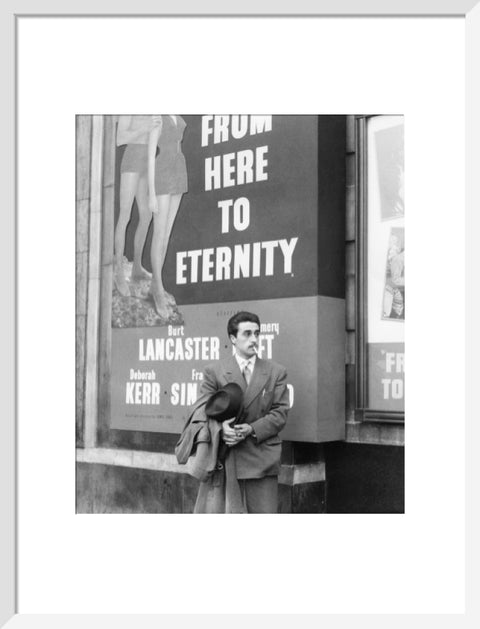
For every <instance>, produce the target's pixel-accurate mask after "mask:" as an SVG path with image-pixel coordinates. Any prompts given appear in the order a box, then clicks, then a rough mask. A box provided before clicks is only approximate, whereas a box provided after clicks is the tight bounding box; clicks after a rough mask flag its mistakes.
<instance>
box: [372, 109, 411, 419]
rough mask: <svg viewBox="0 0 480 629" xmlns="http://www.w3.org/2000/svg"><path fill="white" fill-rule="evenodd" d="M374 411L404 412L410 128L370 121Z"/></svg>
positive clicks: (397, 120) (393, 119)
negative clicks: (406, 190) (406, 138)
mask: <svg viewBox="0 0 480 629" xmlns="http://www.w3.org/2000/svg"><path fill="white" fill-rule="evenodd" d="M367 137H368V190H369V198H368V208H367V211H368V235H367V240H368V270H367V294H368V345H367V359H368V362H367V364H368V408H369V409H374V410H378V411H392V412H403V411H404V405H405V387H404V372H405V369H404V355H405V345H404V322H405V207H404V125H403V117H402V116H374V117H372V118H371V119H369V121H368V131H367Z"/></svg>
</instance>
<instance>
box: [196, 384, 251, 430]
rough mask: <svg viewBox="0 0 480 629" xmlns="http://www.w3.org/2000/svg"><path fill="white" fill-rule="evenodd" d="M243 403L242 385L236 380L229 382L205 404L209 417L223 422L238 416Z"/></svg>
mask: <svg viewBox="0 0 480 629" xmlns="http://www.w3.org/2000/svg"><path fill="white" fill-rule="evenodd" d="M242 404H243V391H242V387H241V386H239V385H238V384H237V383H236V382H229V383H228V384H226V385H225V386H224V387H222V388H221V389H219V390H218V391H215V393H213V394H212V395H211V396H210V398H209V399H208V401H207V403H206V405H205V413H206V415H207V416H208V417H211V418H212V419H216V420H217V421H219V422H223V421H225V420H226V419H231V418H232V417H237V415H238V413H239V411H240V409H241V408H242Z"/></svg>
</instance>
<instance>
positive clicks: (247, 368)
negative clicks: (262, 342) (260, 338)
mask: <svg viewBox="0 0 480 629" xmlns="http://www.w3.org/2000/svg"><path fill="white" fill-rule="evenodd" d="M250 370H251V367H250V363H249V362H246V363H245V367H244V368H243V377H244V378H245V382H246V383H247V387H248V385H249V384H250V378H251V377H252V372H251V371H250Z"/></svg>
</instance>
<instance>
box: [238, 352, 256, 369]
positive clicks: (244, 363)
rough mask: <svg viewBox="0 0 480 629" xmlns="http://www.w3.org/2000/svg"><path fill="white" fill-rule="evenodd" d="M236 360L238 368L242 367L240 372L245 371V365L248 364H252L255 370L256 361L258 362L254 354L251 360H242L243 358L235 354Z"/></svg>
mask: <svg viewBox="0 0 480 629" xmlns="http://www.w3.org/2000/svg"><path fill="white" fill-rule="evenodd" d="M235 358H236V360H237V363H238V366H239V367H240V371H243V370H244V368H245V365H246V364H247V363H249V364H250V367H251V368H252V371H253V368H254V366H255V361H256V360H257V355H256V354H254V355H253V356H252V357H251V358H242V357H241V356H239V355H238V354H235Z"/></svg>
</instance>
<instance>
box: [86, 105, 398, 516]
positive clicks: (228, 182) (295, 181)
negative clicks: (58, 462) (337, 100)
mask: <svg viewBox="0 0 480 629" xmlns="http://www.w3.org/2000/svg"><path fill="white" fill-rule="evenodd" d="M378 125H380V130H376V129H377V127H378ZM385 125H387V126H385ZM392 125H395V126H392ZM366 128H367V129H368V130H372V133H374V137H375V146H374V148H375V147H376V161H375V165H376V167H377V169H376V174H375V186H376V187H377V188H378V189H380V192H381V194H380V199H381V207H382V208H383V207H384V205H385V198H384V196H385V195H384V190H385V189H389V188H390V187H391V185H392V174H391V173H392V168H393V166H392V160H391V156H392V155H397V154H398V153H399V152H401V149H402V147H401V146H399V142H400V139H403V135H401V134H399V133H398V131H397V130H398V129H402V128H403V127H402V124H401V117H398V116H397V117H394V118H393V120H392V117H388V116H380V115H376V116H355V115H351V116H346V115H316V116H315V115H256V114H245V115H239V114H235V115H233V114H232V115H223V114H222V115H220V114H211V115H187V114H182V115H180V114H156V113H154V114H141V115H140V114H132V115H125V114H122V115H111V114H109V115H96V116H88V115H78V116H77V117H76V138H77V195H80V198H82V190H86V191H91V190H92V181H91V180H90V177H91V175H90V173H92V172H101V173H102V175H101V178H99V179H98V180H97V181H96V182H95V185H96V186H98V190H99V196H100V197H101V198H102V202H101V207H100V211H101V221H99V222H98V225H97V233H96V235H95V239H96V242H98V243H99V245H100V246H99V248H98V251H97V253H96V255H98V258H97V259H96V260H95V263H96V265H97V267H98V270H99V274H100V283H99V291H98V295H97V298H98V313H99V318H98V338H97V342H98V346H97V349H98V351H97V352H96V363H97V368H98V372H97V373H98V378H97V379H96V385H97V387H98V388H97V396H98V407H97V408H96V412H95V415H94V417H95V420H94V421H92V419H91V417H90V416H89V413H88V407H87V398H86V397H85V394H84V391H83V390H82V387H83V383H84V382H85V376H86V374H87V371H86V370H87V366H86V364H85V363H84V362H82V360H83V359H84V356H85V355H86V354H87V353H88V347H87V346H88V342H89V339H88V333H86V330H85V329H84V325H85V320H84V318H83V317H81V316H80V317H77V343H79V344H80V345H79V346H78V348H77V364H76V369H77V436H76V439H77V443H76V446H77V479H76V510H77V513H182V514H201V513H226V514H229V513H245V514H247V513H248V514H255V513H267V514H282V513H283V514H287V513H290V514H295V513H317V514H322V513H324V514H325V513H337V512H340V513H402V512H403V508H404V507H403V505H404V472H403V459H404V446H403V443H402V444H399V443H398V427H399V426H400V427H401V428H403V422H404V386H403V364H404V363H403V355H404V348H403V343H402V342H398V341H399V340H400V339H399V338H395V339H392V338H388V339H382V341H383V342H382V343H378V342H375V341H376V340H377V339H376V337H375V335H374V334H373V333H372V335H371V336H372V338H369V337H368V334H366V335H363V334H362V337H363V338H364V345H363V346H362V348H361V350H360V352H361V353H364V354H365V356H367V355H368V359H369V364H370V365H371V368H370V370H367V371H365V370H363V371H362V372H361V373H360V371H358V373H359V377H361V378H362V380H363V382H364V384H365V387H366V389H368V391H367V395H365V396H361V395H357V393H356V392H355V391H354V390H353V387H352V384H351V378H352V375H353V374H354V373H355V371H356V370H357V369H358V370H359V369H360V366H359V365H356V364H355V359H354V356H352V355H350V356H346V355H345V347H346V346H348V345H349V344H350V345H351V344H352V343H355V342H356V339H357V337H358V331H359V330H360V329H363V328H365V329H367V328H368V321H367V320H366V319H364V318H363V317H362V316H361V315H362V313H363V310H364V305H365V304H364V302H363V301H362V302H361V303H360V302H357V303H355V302H354V303H352V302H351V301H350V302H348V301H347V299H346V295H347V293H348V291H349V290H350V289H351V284H350V285H349V280H348V274H351V273H354V274H357V275H358V276H359V277H362V278H363V280H362V281H364V282H365V287H366V288H367V285H368V283H369V280H368V277H369V275H368V269H367V268H363V266H362V268H360V266H361V264H360V260H358V259H357V260H355V259H352V253H353V251H354V249H355V246H356V244H357V245H358V246H359V247H360V246H364V244H366V240H367V239H366V234H363V233H361V232H360V231H359V235H358V241H359V242H358V243H356V242H355V239H351V238H350V237H349V236H347V231H348V232H351V231H352V229H353V228H355V225H356V224H367V223H368V222H369V221H370V220H371V216H370V214H371V211H370V209H369V207H368V206H366V205H362V204H361V203H360V202H358V203H356V204H355V213H354V214H351V213H350V214H348V217H347V211H348V210H349V209H350V208H349V207H347V190H348V191H349V192H350V194H351V190H352V186H353V192H354V193H355V194H354V198H357V197H358V194H357V191H356V189H355V186H356V185H357V184H356V183H355V182H356V181H357V180H355V179H353V178H352V173H353V172H355V171H356V172H358V173H359V175H360V176H361V177H363V178H364V180H365V181H369V177H371V173H369V172H368V170H369V168H368V164H369V162H368V160H367V161H366V160H364V159H362V156H363V154H364V151H367V152H368V151H369V147H368V141H367V142H366V143H365V144H364V145H363V146H362V148H361V150H359V151H358V152H357V151H356V150H355V146H356V145H357V142H358V139H359V138H360V136H361V135H362V134H363V135H365V134H364V133H363V132H364V131H365V129H366ZM392 131H393V132H394V133H392ZM372 133H370V135H371V134H372ZM379 134H381V136H380V137H381V142H379V139H378V138H379ZM362 137H363V136H362ZM366 137H368V133H367V136H366ZM95 162H97V163H95ZM87 200H88V199H87ZM82 201H83V199H82ZM89 211H90V212H91V211H92V210H91V204H90V206H89V204H88V203H77V229H78V233H77V243H79V242H82V240H83V237H82V234H81V230H82V229H84V228H85V226H87V225H90V235H91V229H92V222H91V219H90V221H89V219H88V212H89ZM395 212H396V210H395ZM384 213H385V212H384V211H383V209H382V216H383V215H384ZM348 222H349V223H350V224H348ZM403 240H404V237H403V228H401V229H400V228H396V227H392V228H391V231H390V241H389V246H388V252H387V263H386V264H387V267H386V268H387V271H386V278H385V283H384V296H383V318H384V319H388V320H390V319H394V318H397V319H401V320H402V321H403V320H404V292H403V284H401V280H402V278H403ZM379 243H380V238H378V243H375V242H369V243H368V246H369V247H370V248H371V249H372V250H374V248H375V247H376V245H378V244H379ZM78 254H79V255H78V257H77V307H78V311H77V312H78V313H79V314H80V313H81V312H82V309H83V308H84V307H85V299H86V297H87V294H88V293H87V284H86V283H85V264H86V261H87V258H89V259H90V260H92V257H91V256H92V255H93V254H94V252H93V251H91V250H87V252H86V255H85V254H81V253H80V251H79V252H78ZM400 257H401V259H402V268H401V269H400V266H399V265H400ZM347 261H348V264H349V265H352V266H351V268H348V269H347V268H346V264H347ZM384 268H385V267H384ZM352 319H354V320H355V323H353V325H349V324H348V321H351V320H352ZM357 340H358V339H357ZM385 340H387V341H388V342H387V343H385ZM392 340H394V341H397V342H395V343H393V344H392V343H391V341H392ZM392 357H393V358H392ZM392 365H393V367H394V368H395V373H396V375H395V378H392V379H391V382H390V380H389V378H388V376H389V374H390V373H391V372H392V369H393V367H392ZM377 400H378V401H377ZM372 403H374V405H373V406H371V404H372ZM372 412H373V414H375V412H380V415H379V417H381V418H382V420H383V421H384V422H385V429H384V436H383V438H382V439H381V440H379V442H378V443H376V444H374V445H372V443H371V437H370V436H369V434H368V432H366V433H365V437H364V439H365V443H363V439H362V437H360V439H358V431H359V428H360V426H362V421H364V416H365V414H366V413H370V414H371V413H372ZM389 422H390V423H389ZM392 422H393V424H392ZM392 427H393V431H394V434H395V439H391V438H390V437H389V435H390V432H391V430H392ZM87 434H88V435H89V436H90V439H92V440H93V442H94V443H95V447H96V448H97V451H96V452H95V453H94V458H92V451H91V450H90V448H85V447H84V444H85V435H87ZM392 434H393V433H392ZM98 448H100V449H101V450H100V451H98ZM379 467H380V468H381V469H382V470H383V473H382V481H381V483H380V482H379V478H378V468H379Z"/></svg>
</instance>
